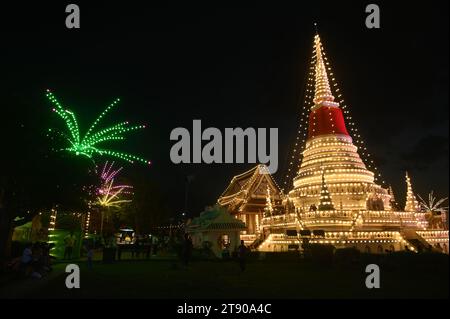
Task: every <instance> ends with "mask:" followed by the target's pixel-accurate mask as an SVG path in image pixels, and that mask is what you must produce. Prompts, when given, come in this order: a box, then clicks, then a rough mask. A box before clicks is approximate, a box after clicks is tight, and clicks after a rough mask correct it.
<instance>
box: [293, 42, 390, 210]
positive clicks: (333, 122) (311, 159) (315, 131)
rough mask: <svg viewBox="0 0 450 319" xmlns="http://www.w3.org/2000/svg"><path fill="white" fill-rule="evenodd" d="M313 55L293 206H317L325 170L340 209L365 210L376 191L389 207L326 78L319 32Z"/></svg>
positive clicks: (387, 196) (386, 198)
mask: <svg viewBox="0 0 450 319" xmlns="http://www.w3.org/2000/svg"><path fill="white" fill-rule="evenodd" d="M314 54H315V58H313V61H314V73H315V76H314V79H315V84H314V98H313V100H312V105H311V108H310V113H309V119H308V134H307V139H306V144H305V149H304V151H303V159H302V163H301V165H300V168H299V170H298V173H297V176H296V177H295V178H294V189H293V190H292V191H291V192H290V193H289V195H290V198H292V199H293V201H294V205H295V206H296V207H301V206H302V205H306V206H307V207H308V206H311V205H316V204H317V202H319V201H320V198H321V190H322V171H323V170H325V171H326V172H327V181H326V184H327V189H328V191H329V195H330V196H331V198H333V201H334V202H335V203H339V209H340V210H354V211H357V210H362V209H366V204H367V198H368V195H369V194H377V195H378V196H379V197H380V198H382V200H383V202H384V204H385V207H389V200H390V196H389V194H388V192H387V190H386V189H384V188H382V187H381V186H380V185H377V184H376V183H375V182H374V173H373V172H371V171H370V170H368V169H367V168H366V165H365V164H364V162H363V161H362V159H361V157H360V156H359V154H358V148H357V147H356V146H355V145H354V144H353V140H352V137H350V135H349V133H348V131H347V128H346V124H345V120H344V115H343V111H342V109H341V107H340V105H339V103H338V102H336V101H335V97H334V95H333V91H332V87H331V86H330V82H329V80H328V73H327V70H329V68H327V65H328V61H326V60H325V59H326V58H325V54H324V50H323V46H322V43H321V40H320V37H319V35H318V34H316V35H315V37H314ZM330 75H331V76H332V73H330ZM333 89H335V90H336V88H333Z"/></svg>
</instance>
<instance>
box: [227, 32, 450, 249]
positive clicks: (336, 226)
mask: <svg viewBox="0 0 450 319" xmlns="http://www.w3.org/2000/svg"><path fill="white" fill-rule="evenodd" d="M330 70H331V68H330V67H329V62H328V59H327V58H326V56H325V53H324V50H323V46H322V43H321V39H320V37H319V35H318V34H316V35H315V37H314V46H313V59H312V62H311V73H310V75H311V76H310V78H311V81H310V83H309V84H308V89H307V93H306V94H307V95H308V94H309V95H310V97H311V104H309V105H307V107H308V108H309V109H308V111H307V112H305V119H306V120H305V124H306V125H304V126H305V127H307V133H306V132H305V139H304V148H302V149H301V151H302V153H301V164H300V165H299V167H298V171H297V174H296V176H295V177H294V178H293V185H292V186H293V188H292V189H291V190H290V191H289V192H288V194H287V195H283V193H281V192H279V193H274V191H276V189H272V190H271V194H272V195H273V196H281V197H282V200H283V207H282V210H279V211H278V213H274V214H270V215H268V214H266V215H265V216H264V218H262V219H261V220H260V223H257V224H256V227H259V228H260V229H259V230H258V229H257V230H255V231H254V234H256V237H257V238H256V239H255V242H257V243H258V245H254V246H256V247H257V249H258V250H260V251H286V250H288V249H290V248H292V247H297V248H298V249H302V243H303V240H304V239H305V237H303V236H302V235H301V234H305V233H306V234H312V235H308V241H309V242H310V243H319V244H332V245H334V246H335V247H336V248H345V247H354V248H357V249H358V250H360V251H364V252H372V253H384V252H386V251H399V250H405V249H407V250H412V251H421V250H426V249H433V250H436V251H440V252H445V253H448V240H449V239H448V230H444V229H440V230H435V229H433V230H431V229H428V228H429V227H428V222H427V219H426V217H425V213H424V212H423V211H421V210H420V207H419V205H418V202H417V200H416V197H415V195H414V193H413V190H412V186H411V180H410V178H409V176H408V175H407V177H406V182H407V200H406V207H405V208H404V209H400V208H399V207H398V205H397V204H396V202H395V199H394V198H393V191H392V189H389V188H387V187H386V188H385V187H383V186H382V185H380V184H379V181H378V179H377V177H379V175H380V174H379V173H377V172H376V168H374V167H373V164H372V163H373V161H371V160H370V159H369V161H367V159H364V160H363V159H362V157H361V156H360V154H362V155H363V156H367V149H366V148H365V147H364V145H362V144H361V143H360V142H359V141H357V143H356V144H355V143H354V139H353V138H352V137H356V138H358V137H360V135H359V134H358V133H357V129H355V128H354V127H353V125H354V123H353V122H351V121H349V124H350V131H351V134H352V135H350V134H349V131H348V130H347V126H346V120H345V119H347V120H348V119H349V116H348V114H347V113H348V111H346V110H345V107H344V106H342V107H341V103H342V99H340V100H339V101H337V99H335V96H337V97H340V96H341V95H342V94H341V93H340V92H339V89H338V88H337V84H334V83H332V84H331V85H330V81H329V77H331V78H332V77H333V73H331V71H330ZM332 80H334V78H332ZM312 82H314V84H313V83H312ZM308 92H311V93H308ZM343 108H344V111H343ZM344 112H345V113H346V114H344ZM306 113H309V114H306ZM306 116H308V117H306ZM344 118H345V119H344ZM350 119H351V117H350ZM296 147H298V146H297V144H296ZM291 164H292V163H291ZM252 176H253V172H247V173H244V174H243V175H241V176H238V177H235V178H234V179H233V181H232V183H231V184H230V186H229V188H228V189H227V191H226V194H228V193H230V194H231V193H233V194H234V195H229V196H227V195H225V196H224V195H223V196H222V197H221V198H220V199H219V204H227V205H228V207H233V205H235V207H236V208H233V209H232V211H234V212H235V215H236V217H238V218H241V215H240V212H239V210H240V209H241V207H243V206H242V205H248V202H247V201H246V199H245V198H246V196H248V185H249V182H248V181H249V180H251V179H252ZM268 176H270V175H268ZM242 179H244V180H243V181H242V182H239V181H240V180H242ZM239 183H241V184H243V185H242V187H241V188H239V187H238V186H239V185H237V184H239ZM230 187H231V188H233V189H234V190H235V191H230ZM264 192H266V193H267V191H265V188H264V187H261V189H260V190H259V193H260V194H261V196H260V202H261V203H260V207H261V209H263V207H264V204H265V202H266V201H265V200H264V199H265V198H264V196H263V194H264ZM230 196H231V197H230ZM224 201H228V202H227V203H224ZM259 216H261V215H259ZM243 221H244V222H246V223H248V220H243ZM248 225H249V224H248ZM250 225H252V224H251V223H250ZM249 228H250V229H252V228H251V227H249ZM304 231H306V232H304ZM246 235H247V234H245V233H243V234H242V236H243V238H245V239H247V240H249V238H247V237H245V236H246ZM305 236H306V235H305ZM241 238H242V237H241Z"/></svg>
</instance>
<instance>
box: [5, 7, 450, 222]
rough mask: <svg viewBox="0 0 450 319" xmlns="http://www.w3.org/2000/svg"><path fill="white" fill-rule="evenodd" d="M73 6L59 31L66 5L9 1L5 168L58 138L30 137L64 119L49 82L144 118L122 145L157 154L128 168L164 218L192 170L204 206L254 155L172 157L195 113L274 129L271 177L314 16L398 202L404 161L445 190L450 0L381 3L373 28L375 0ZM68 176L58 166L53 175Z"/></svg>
mask: <svg viewBox="0 0 450 319" xmlns="http://www.w3.org/2000/svg"><path fill="white" fill-rule="evenodd" d="M393 2H394V3H393ZM68 3H70V2H68ZM68 3H67V4H68ZM77 3H78V4H79V5H80V8H81V29H80V30H68V29H66V28H65V25H64V21H65V17H66V13H65V12H64V9H65V5H66V4H64V3H60V4H53V5H46V6H44V5H42V4H33V5H27V6H26V8H25V7H24V6H22V7H21V6H19V5H17V6H15V7H10V8H4V9H2V17H1V19H0V21H1V22H0V35H1V44H0V47H1V51H0V72H1V77H0V81H1V85H0V87H1V88H0V93H1V97H2V99H1V101H2V102H0V104H1V105H0V109H1V113H0V114H1V116H0V118H1V119H2V121H1V122H5V121H6V122H7V124H6V125H4V124H3V125H1V126H2V127H1V130H0V132H1V136H2V140H4V141H6V145H7V146H4V148H3V150H2V152H1V157H2V161H3V162H4V163H3V162H2V163H3V164H2V170H3V171H4V173H5V172H6V171H9V170H10V169H11V167H7V165H18V167H19V166H20V165H24V164H23V162H25V163H26V162H27V161H31V162H33V158H30V157H29V156H25V157H26V158H25V159H24V158H21V156H19V155H20V154H21V151H20V149H24V148H25V149H26V150H27V152H26V154H33V152H34V150H35V149H40V150H42V149H44V150H47V149H48V152H50V148H51V143H50V141H48V140H45V139H41V138H34V136H39V137H40V136H44V135H45V133H46V130H47V129H48V128H49V127H61V126H60V124H61V122H60V120H59V119H58V118H57V117H56V116H55V115H54V114H53V113H52V112H51V106H50V104H49V103H48V101H47V100H46V98H45V89H47V88H51V89H52V90H53V92H54V93H55V95H56V96H57V97H58V98H59V100H60V101H61V102H62V103H63V104H64V105H65V106H68V107H70V108H71V109H72V110H74V111H75V112H76V113H77V114H78V116H79V121H80V122H81V123H84V124H85V125H89V124H90V122H91V121H92V120H94V119H95V117H96V115H97V114H98V113H100V112H101V111H102V110H103V109H104V107H106V106H107V105H108V104H109V103H110V102H111V101H112V100H113V99H114V98H116V97H120V98H121V100H122V101H121V104H120V106H119V108H118V109H117V110H116V111H114V112H113V113H111V115H110V119H111V121H114V122H118V121H122V120H127V119H128V120H130V121H133V122H136V123H146V124H149V128H147V129H146V130H145V131H144V132H138V133H136V134H132V135H130V136H129V138H128V142H127V144H126V145H119V144H117V146H116V147H115V149H117V150H128V151H131V152H134V153H136V154H139V155H142V156H144V157H146V158H149V159H151V160H152V161H153V165H152V166H151V167H150V168H149V167H146V166H140V165H139V164H136V165H134V166H129V165H126V167H125V168H126V170H125V172H127V173H125V172H124V174H129V176H130V179H133V176H135V177H136V176H137V177H138V178H140V179H141V180H142V179H144V180H145V181H146V182H148V184H149V185H150V184H151V185H153V187H156V188H157V189H158V191H159V192H160V194H162V195H161V196H163V198H164V201H165V203H166V205H167V207H168V209H169V211H170V214H173V215H175V214H179V213H181V212H182V211H183V207H184V187H185V178H186V176H193V180H192V182H191V185H190V189H189V209H188V212H189V214H190V215H197V214H198V213H199V212H200V211H201V210H202V209H203V208H204V206H206V205H210V204H214V203H215V201H216V199H217V198H218V196H219V195H220V194H221V193H222V191H223V190H224V189H225V188H226V186H227V185H228V183H229V182H230V180H231V178H232V177H233V176H234V175H236V174H239V173H241V172H243V171H244V170H247V169H249V168H251V167H253V165H254V164H245V165H243V164H214V165H206V164H200V165H199V164H180V165H175V164H172V163H171V161H170V157H169V150H170V148H171V146H172V145H173V142H171V141H170V140H169V134H170V132H171V130H172V129H174V128H176V127H179V126H181V127H185V128H187V129H188V130H190V131H192V120H193V119H201V120H202V126H203V128H206V127H210V126H213V127H217V128H219V129H221V130H222V132H224V128H225V127H243V128H247V127H254V128H258V127H266V128H269V127H277V128H279V146H280V149H279V171H278V173H277V174H276V175H275V177H276V178H277V179H278V180H279V181H281V175H283V173H284V169H285V168H286V166H285V164H286V158H287V156H288V152H289V149H290V148H291V147H292V146H293V141H294V139H295V136H296V129H297V126H298V116H299V112H300V105H299V100H301V99H302V97H303V95H304V92H303V89H302V88H303V87H304V83H305V80H306V72H307V67H308V63H309V59H310V54H311V49H312V41H313V36H314V27H313V22H315V21H316V22H318V24H319V33H320V35H321V38H322V41H323V44H324V47H325V50H326V52H327V55H328V57H329V58H330V61H331V63H332V66H333V68H334V71H335V74H336V78H337V80H338V82H339V84H340V87H341V89H342V92H343V95H344V98H345V100H346V102H347V104H348V105H349V107H350V109H351V111H352V113H353V117H354V119H355V122H356V125H357V127H358V129H359V130H360V132H361V135H362V137H363V139H364V141H365V142H366V145H367V147H368V149H369V151H370V152H371V154H373V157H374V158H375V160H376V163H377V164H378V167H379V170H380V172H381V173H382V174H383V176H384V179H385V180H386V182H387V183H388V184H392V186H393V187H394V191H395V193H396V195H397V199H398V201H399V202H400V203H403V202H404V196H405V192H406V185H405V178H404V175H405V170H408V171H409V172H410V176H411V178H412V181H413V187H414V189H415V191H416V192H417V193H419V194H422V195H426V194H427V193H428V192H429V191H430V190H435V192H436V193H437V194H438V196H440V197H442V196H443V197H446V196H447V195H448V181H449V180H448V162H449V161H448V154H449V152H448V109H449V107H448V105H449V104H448V69H449V66H448V29H449V28H448V2H446V1H428V2H425V3H424V2H421V3H420V5H419V4H417V5H416V4H414V3H413V2H411V1H387V2H381V1H377V2H376V3H377V4H378V5H379V6H380V9H381V29H379V30H374V29H370V30H369V29H367V28H366V27H365V24H364V21H365V17H366V13H365V6H366V5H367V4H369V3H371V2H364V1H362V2H359V1H332V2H329V3H328V2H320V1H314V2H312V1H311V2H303V3H304V4H302V5H301V6H300V5H299V6H297V7H276V6H275V4H272V5H267V6H263V5H259V4H258V5H254V6H252V7H250V8H242V7H241V8H239V7H236V8H230V7H227V8H214V7H171V8H169V7H166V8H153V7H149V6H144V5H143V2H142V1H137V2H135V3H134V4H133V3H131V2H130V1H128V2H123V3H124V4H120V5H119V4H111V3H110V2H103V4H102V5H100V3H102V2H98V3H99V4H98V5H96V6H93V5H92V4H90V5H89V4H84V3H81V2H77ZM106 123H108V122H106ZM82 125H83V124H82ZM85 129H87V128H86V127H85ZM21 135H23V136H21ZM19 141H20V142H19ZM41 141H45V142H41ZM46 143H47V144H46ZM38 144H39V145H38ZM4 145H5V143H4ZM112 146H113V145H112ZM52 156H53V155H52ZM5 157H8V158H9V159H10V160H9V161H6V160H5ZM60 160H61V161H68V160H70V161H73V163H74V165H75V162H77V163H78V164H80V163H81V164H80V165H83V163H82V162H80V161H82V160H81V159H77V158H61V159H60ZM99 162H100V163H101V162H102V160H100V161H99ZM5 163H8V164H7V165H6V164H5ZM19 163H22V164H19ZM78 164H77V165H78ZM45 165H46V164H45V161H44V166H45ZM47 169H49V170H50V171H52V167H50V168H49V167H47ZM71 174H74V173H73V172H71V171H70V168H69V169H67V168H66V169H65V170H64V171H61V170H58V169H57V168H56V167H55V169H54V170H53V171H52V173H51V174H50V175H48V180H50V181H51V180H52V179H53V178H54V179H55V180H58V179H60V178H61V176H70V175H71ZM29 178H30V179H33V178H34V176H33V174H30V176H29ZM68 178H69V177H68Z"/></svg>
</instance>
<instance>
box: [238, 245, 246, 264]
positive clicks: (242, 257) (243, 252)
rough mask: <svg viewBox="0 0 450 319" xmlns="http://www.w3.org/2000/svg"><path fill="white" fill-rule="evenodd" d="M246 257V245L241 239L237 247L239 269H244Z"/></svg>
mask: <svg viewBox="0 0 450 319" xmlns="http://www.w3.org/2000/svg"><path fill="white" fill-rule="evenodd" d="M246 257H247V247H245V245H244V241H243V240H241V244H240V245H239V247H238V260H239V267H240V268H241V271H244V270H245V267H246Z"/></svg>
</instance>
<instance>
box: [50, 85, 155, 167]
mask: <svg viewBox="0 0 450 319" xmlns="http://www.w3.org/2000/svg"><path fill="white" fill-rule="evenodd" d="M46 96H47V97H48V99H49V100H50V102H51V103H52V104H53V112H55V113H56V114H58V115H59V117H61V119H62V120H63V121H64V123H65V124H66V127H67V131H68V132H67V133H64V132H60V131H56V130H54V129H49V132H51V133H55V134H57V135H58V136H60V137H62V138H63V139H64V140H65V141H66V142H68V144H69V146H68V147H66V148H63V149H61V151H67V152H70V153H73V154H75V155H77V156H79V155H81V156H86V157H88V158H90V159H93V157H94V155H99V156H110V157H115V158H119V159H121V160H125V161H128V162H130V163H134V162H141V163H144V164H151V162H150V161H148V160H146V159H143V158H141V157H138V156H135V155H132V154H128V153H124V152H117V151H114V150H110V149H105V148H102V147H101V145H102V144H103V143H105V142H115V141H123V140H125V136H126V135H127V134H128V133H131V132H134V131H138V130H142V129H144V128H145V127H146V126H145V125H134V126H133V125H130V123H129V122H128V121H125V122H121V123H118V124H115V125H113V126H110V127H106V128H103V129H97V126H98V125H99V124H100V122H101V121H102V119H103V118H104V117H105V116H106V115H107V114H108V113H109V112H110V111H111V110H112V109H113V108H114V107H115V106H116V105H117V104H118V103H119V101H120V99H118V98H117V99H116V100H114V102H112V103H111V104H110V105H109V106H108V107H107V108H106V109H105V110H104V111H103V112H102V113H101V114H100V115H99V117H98V118H97V119H96V120H95V121H94V123H92V125H91V126H90V128H89V129H88V131H87V132H86V134H84V135H82V134H81V132H80V128H79V125H78V122H77V118H76V116H75V113H74V112H73V111H71V110H69V109H67V108H64V107H63V106H62V105H61V103H60V102H59V101H58V100H57V99H56V97H55V95H54V94H53V93H52V92H51V91H50V90H47V94H46Z"/></svg>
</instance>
